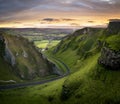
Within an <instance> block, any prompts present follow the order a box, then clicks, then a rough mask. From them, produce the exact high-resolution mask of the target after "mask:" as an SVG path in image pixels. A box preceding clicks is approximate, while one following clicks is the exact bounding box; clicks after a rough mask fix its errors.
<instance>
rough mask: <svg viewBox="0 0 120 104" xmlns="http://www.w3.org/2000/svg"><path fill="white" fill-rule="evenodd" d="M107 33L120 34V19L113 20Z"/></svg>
mask: <svg viewBox="0 0 120 104" xmlns="http://www.w3.org/2000/svg"><path fill="white" fill-rule="evenodd" d="M107 31H108V32H109V33H110V34H117V33H118V32H120V19H111V20H110V22H109V25H108V29H107Z"/></svg>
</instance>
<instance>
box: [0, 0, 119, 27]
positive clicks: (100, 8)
mask: <svg viewBox="0 0 120 104" xmlns="http://www.w3.org/2000/svg"><path fill="white" fill-rule="evenodd" d="M109 19H120V0H0V27H1V28H2V27H11V28H27V27H28V28H30V27H35V28H48V27H49V28H58V27H61V28H66V27H67V28H71V27H72V28H75V27H89V26H98V27H105V26H107V24H108V22H109Z"/></svg>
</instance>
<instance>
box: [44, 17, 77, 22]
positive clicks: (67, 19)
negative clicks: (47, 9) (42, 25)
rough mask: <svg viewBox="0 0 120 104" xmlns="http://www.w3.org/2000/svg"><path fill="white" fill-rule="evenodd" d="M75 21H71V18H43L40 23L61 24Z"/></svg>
mask: <svg viewBox="0 0 120 104" xmlns="http://www.w3.org/2000/svg"><path fill="white" fill-rule="evenodd" d="M75 20H77V19H71V18H60V19H56V18H44V19H42V21H46V22H61V21H66V22H68V21H75Z"/></svg>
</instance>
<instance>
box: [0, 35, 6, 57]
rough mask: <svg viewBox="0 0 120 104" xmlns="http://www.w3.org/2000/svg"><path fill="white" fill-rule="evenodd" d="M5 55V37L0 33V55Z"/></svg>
mask: <svg viewBox="0 0 120 104" xmlns="http://www.w3.org/2000/svg"><path fill="white" fill-rule="evenodd" d="M4 55H5V39H4V37H3V36H2V35H1V34H0V56H1V57H3V56H4Z"/></svg>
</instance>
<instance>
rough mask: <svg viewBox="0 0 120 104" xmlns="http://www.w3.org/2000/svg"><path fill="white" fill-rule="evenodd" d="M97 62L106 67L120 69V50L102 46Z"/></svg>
mask: <svg viewBox="0 0 120 104" xmlns="http://www.w3.org/2000/svg"><path fill="white" fill-rule="evenodd" d="M98 62H99V64H102V65H103V66H105V67H107V68H108V69H112V70H120V51H114V50H111V49H109V48H107V47H104V48H103V49H102V51H101V56H100V58H99V61H98Z"/></svg>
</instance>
